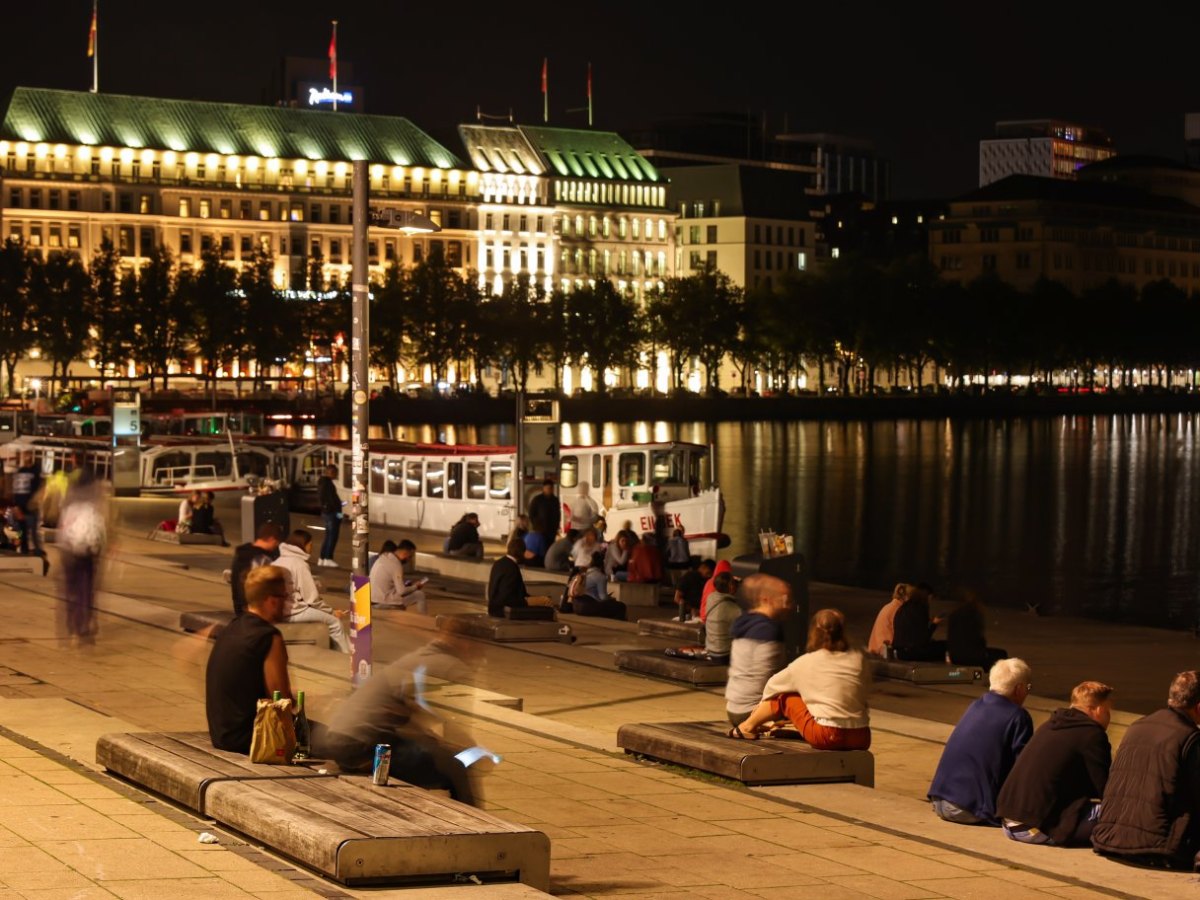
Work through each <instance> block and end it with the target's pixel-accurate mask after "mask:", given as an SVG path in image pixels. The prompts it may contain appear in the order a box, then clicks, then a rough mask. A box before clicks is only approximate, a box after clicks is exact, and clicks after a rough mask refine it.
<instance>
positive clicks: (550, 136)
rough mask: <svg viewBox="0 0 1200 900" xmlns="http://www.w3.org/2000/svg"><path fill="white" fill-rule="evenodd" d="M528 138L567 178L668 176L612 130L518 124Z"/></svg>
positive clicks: (658, 179) (650, 178)
mask: <svg viewBox="0 0 1200 900" xmlns="http://www.w3.org/2000/svg"><path fill="white" fill-rule="evenodd" d="M517 127H518V128H519V129H520V130H521V133H522V134H523V135H525V138H526V140H528V141H529V143H530V144H531V145H532V146H533V148H534V149H535V150H536V151H537V152H538V153H539V154H540V155H541V156H542V157H544V158H545V159H546V160H547V162H549V164H550V168H551V169H553V170H554V172H555V173H557V174H558V175H560V176H563V177H564V178H617V179H619V180H622V181H646V182H651V183H665V182H666V180H667V179H665V178H663V177H661V176H660V175H659V174H658V170H657V169H655V168H654V166H652V165H650V163H649V162H648V161H647V160H646V159H645V157H643V156H642V155H641V154H640V153H638V152H637V151H636V150H634V149H633V146H632V145H631V144H630V143H629V142H628V141H626V140H625V139H624V138H622V137H621V136H620V135H619V134H616V133H615V132H612V131H586V130H582V129H577V128H549V127H545V126H534V125H518V126H517Z"/></svg>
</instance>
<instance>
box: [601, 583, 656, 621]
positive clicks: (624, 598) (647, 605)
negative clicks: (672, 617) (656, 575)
mask: <svg viewBox="0 0 1200 900" xmlns="http://www.w3.org/2000/svg"><path fill="white" fill-rule="evenodd" d="M608 593H609V594H611V595H612V598H613V599H614V600H620V601H621V602H622V603H624V604H625V606H626V607H627V608H628V610H629V612H628V613H626V616H627V618H628V619H629V620H630V621H633V620H636V619H637V615H636V614H637V613H643V614H648V615H653V614H654V613H655V612H657V610H658V585H657V584H642V583H640V582H632V581H610V582H609V583H608Z"/></svg>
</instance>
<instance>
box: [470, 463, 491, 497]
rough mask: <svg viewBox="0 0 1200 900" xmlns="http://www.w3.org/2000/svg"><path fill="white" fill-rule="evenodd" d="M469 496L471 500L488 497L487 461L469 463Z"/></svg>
mask: <svg viewBox="0 0 1200 900" xmlns="http://www.w3.org/2000/svg"><path fill="white" fill-rule="evenodd" d="M467 498H468V499H470V500H486V499H487V463H485V462H469V463H467Z"/></svg>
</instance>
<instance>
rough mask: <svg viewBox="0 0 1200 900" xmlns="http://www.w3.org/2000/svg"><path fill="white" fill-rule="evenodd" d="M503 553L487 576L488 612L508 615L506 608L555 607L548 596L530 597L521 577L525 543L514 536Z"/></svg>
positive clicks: (496, 615) (495, 615) (499, 617)
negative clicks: (521, 561)
mask: <svg viewBox="0 0 1200 900" xmlns="http://www.w3.org/2000/svg"><path fill="white" fill-rule="evenodd" d="M504 550H505V552H504V556H502V557H500V558H499V559H498V560H496V561H495V562H494V563H492V571H491V574H490V575H489V576H488V593H487V601H488V615H489V616H494V617H495V618H497V619H503V618H505V609H526V608H528V607H530V606H547V607H552V606H553V605H554V603H553V601H552V600H551V599H550V598H549V597H530V596H529V591H527V590H526V589H525V579H524V578H523V577H522V576H521V565H520V560H521V557H523V556H524V555H525V542H524V541H523V540H521V539H520V538H516V537H515V538H511V539H510V540H509V542H508V546H506V547H505V548H504Z"/></svg>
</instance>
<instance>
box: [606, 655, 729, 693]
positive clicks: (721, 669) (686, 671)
mask: <svg viewBox="0 0 1200 900" xmlns="http://www.w3.org/2000/svg"><path fill="white" fill-rule="evenodd" d="M614 659H615V661H616V664H617V668H618V669H620V670H621V671H623V672H635V673H637V674H639V675H650V676H652V677H654V678H665V679H667V680H668V681H681V682H683V683H684V684H692V685H697V686H711V685H718V684H724V683H725V680H726V679H727V678H728V677H729V666H727V665H725V664H724V663H713V662H708V661H707V660H703V659H681V658H679V657H673V656H667V655H666V654H665V653H663V651H662V650H619V651H617V653H616V654H615V655H614Z"/></svg>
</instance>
